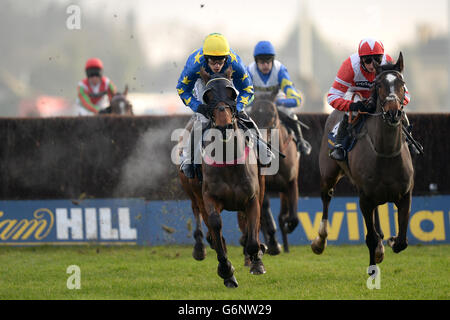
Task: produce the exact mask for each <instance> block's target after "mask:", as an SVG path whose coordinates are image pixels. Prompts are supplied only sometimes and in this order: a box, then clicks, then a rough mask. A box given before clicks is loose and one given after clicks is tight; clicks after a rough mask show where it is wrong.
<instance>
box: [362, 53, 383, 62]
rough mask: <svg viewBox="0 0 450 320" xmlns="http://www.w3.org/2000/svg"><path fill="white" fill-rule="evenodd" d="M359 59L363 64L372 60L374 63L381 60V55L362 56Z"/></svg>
mask: <svg viewBox="0 0 450 320" xmlns="http://www.w3.org/2000/svg"><path fill="white" fill-rule="evenodd" d="M361 59H362V61H363V62H364V63H365V64H371V63H372V61H375V62H376V63H378V64H380V63H381V61H382V60H383V55H382V54H375V55H371V56H362V57H361Z"/></svg>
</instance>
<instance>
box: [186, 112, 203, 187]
mask: <svg viewBox="0 0 450 320" xmlns="http://www.w3.org/2000/svg"><path fill="white" fill-rule="evenodd" d="M208 125H209V122H205V123H202V122H201V121H198V120H196V121H195V122H194V125H193V126H192V129H191V132H190V134H189V141H188V143H187V148H186V151H187V154H186V159H185V160H184V161H183V162H182V163H181V166H180V170H181V171H183V173H184V175H185V176H186V177H187V178H189V179H194V177H195V175H196V174H197V176H198V178H199V180H201V146H202V138H201V137H202V136H203V131H204V130H205V129H206V128H207V126H208Z"/></svg>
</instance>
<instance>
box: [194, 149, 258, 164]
mask: <svg viewBox="0 0 450 320" xmlns="http://www.w3.org/2000/svg"><path fill="white" fill-rule="evenodd" d="M249 153H250V148H249V147H248V146H245V153H244V155H243V156H242V157H240V158H238V159H235V160H232V161H225V162H216V161H214V160H213V159H211V158H210V157H209V156H207V155H205V156H204V157H203V160H205V163H206V164H207V165H209V166H212V167H218V168H221V167H227V166H234V165H237V164H244V163H245V160H246V159H247V157H248V154H249Z"/></svg>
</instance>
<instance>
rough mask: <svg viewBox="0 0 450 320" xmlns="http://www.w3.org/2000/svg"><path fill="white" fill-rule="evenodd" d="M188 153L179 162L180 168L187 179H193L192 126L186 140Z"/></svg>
mask: <svg viewBox="0 0 450 320" xmlns="http://www.w3.org/2000/svg"><path fill="white" fill-rule="evenodd" d="M187 150H188V155H187V157H186V159H184V161H183V162H182V163H181V165H180V170H181V171H183V173H184V175H185V176H186V177H187V178H188V179H194V177H195V169H194V154H195V152H194V128H192V130H191V133H190V135H189V142H188V147H187Z"/></svg>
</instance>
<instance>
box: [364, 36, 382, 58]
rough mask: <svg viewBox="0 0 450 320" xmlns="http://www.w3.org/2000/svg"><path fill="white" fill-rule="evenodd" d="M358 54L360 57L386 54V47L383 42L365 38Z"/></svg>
mask: <svg viewBox="0 0 450 320" xmlns="http://www.w3.org/2000/svg"><path fill="white" fill-rule="evenodd" d="M358 54H359V56H360V57H362V56H371V55H375V54H384V46H383V44H382V43H381V41H378V40H375V39H372V38H365V39H362V40H361V42H360V43H359V47H358Z"/></svg>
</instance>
